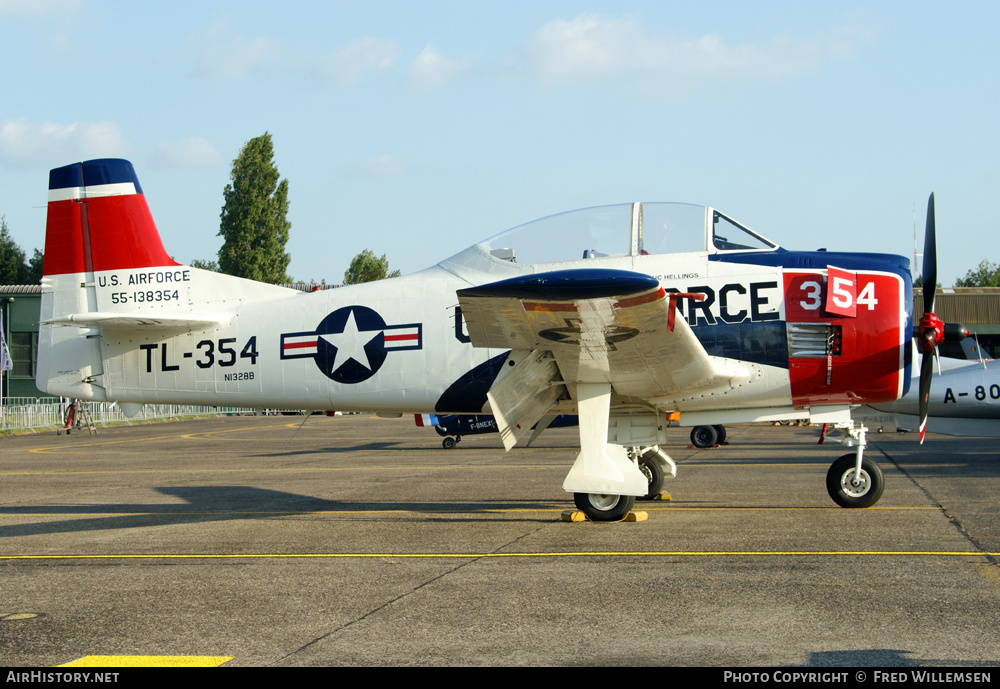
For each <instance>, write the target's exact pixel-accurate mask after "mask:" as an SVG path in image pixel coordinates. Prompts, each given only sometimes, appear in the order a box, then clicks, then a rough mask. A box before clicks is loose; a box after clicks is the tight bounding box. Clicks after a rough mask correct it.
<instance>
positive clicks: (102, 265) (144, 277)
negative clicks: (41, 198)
mask: <svg viewBox="0 0 1000 689" xmlns="http://www.w3.org/2000/svg"><path fill="white" fill-rule="evenodd" d="M42 273H43V276H42V305H41V314H40V318H39V335H38V365H37V369H36V373H35V384H36V385H37V386H38V389H39V390H44V391H45V392H48V393H49V394H52V395H61V396H64V397H77V398H82V399H91V400H103V401H112V400H118V401H122V400H126V401H130V400H134V399H135V398H137V397H141V396H142V395H140V394H139V392H137V391H140V392H143V393H144V394H148V396H149V397H150V398H151V399H155V393H156V391H155V390H153V391H146V390H145V389H144V387H143V385H144V384H140V382H139V377H138V376H139V374H138V373H137V372H136V371H137V367H138V364H137V362H139V363H141V361H140V359H139V358H137V356H136V352H138V351H139V349H138V348H139V347H140V346H147V348H148V347H149V346H152V344H155V345H156V346H159V343H161V342H166V341H168V340H169V339H170V338H175V337H184V336H187V334H189V333H191V332H195V331H206V332H210V331H211V330H212V329H214V328H216V327H218V326H219V325H220V324H223V323H227V322H229V321H230V320H231V319H232V317H233V316H234V314H235V311H236V310H237V309H238V308H239V305H240V303H242V302H243V301H244V300H248V301H253V300H263V299H269V298H279V297H284V296H287V294H288V292H289V290H287V289H286V288H282V287H278V286H276V285H265V284H262V283H257V282H253V281H251V280H244V279H242V278H237V277H233V276H230V275H221V274H218V273H212V272H208V271H202V270H198V269H196V268H189V267H186V266H183V265H180V264H178V263H177V262H175V261H174V260H173V259H172V258H170V256H169V255H168V254H167V252H166V250H165V249H164V248H163V242H162V241H161V240H160V234H159V232H157V230H156V225H155V223H154V222H153V216H152V214H151V213H150V212H149V206H148V205H146V198H145V196H143V193H142V187H141V186H140V185H139V179H138V177H137V176H136V174H135V169H134V168H133V167H132V164H131V163H130V162H128V161H127V160H116V159H102V160H89V161H86V162H83V163H74V164H72V165H67V166H65V167H60V168H56V169H55V170H52V171H51V173H49V204H48V218H47V220H46V226H45V262H44V264H43V270H42ZM144 343H145V344H144ZM164 346H165V345H164ZM163 351H166V350H165V349H164V350H163ZM175 351H176V350H175ZM169 384H170V385H172V386H173V387H174V389H175V390H180V389H181V387H183V386H184V385H187V386H188V387H190V386H191V385H193V379H192V380H191V381H178V380H171V382H170V383H169ZM123 391H124V392H123ZM139 401H146V400H139Z"/></svg>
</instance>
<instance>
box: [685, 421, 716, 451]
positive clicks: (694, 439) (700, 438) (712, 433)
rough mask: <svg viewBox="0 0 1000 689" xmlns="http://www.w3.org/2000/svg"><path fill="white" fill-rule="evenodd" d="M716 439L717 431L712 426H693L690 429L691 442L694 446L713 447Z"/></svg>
mask: <svg viewBox="0 0 1000 689" xmlns="http://www.w3.org/2000/svg"><path fill="white" fill-rule="evenodd" d="M718 440H719V433H718V431H716V430H715V427H714V426H695V427H694V428H692V429H691V444H692V445H694V446H695V447H700V448H702V449H705V448H707V447H714V446H715V444H716V443H717V442H718Z"/></svg>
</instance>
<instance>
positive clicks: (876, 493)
mask: <svg viewBox="0 0 1000 689" xmlns="http://www.w3.org/2000/svg"><path fill="white" fill-rule="evenodd" d="M836 427H837V428H838V429H842V430H843V431H844V438H843V439H842V440H841V441H840V442H841V443H843V444H844V445H846V446H847V447H856V448H857V449H856V450H855V451H854V452H852V453H850V454H846V455H844V456H842V457H840V458H839V459H837V461H836V462H834V463H833V465H832V466H831V467H830V470H829V471H828V472H827V473H826V491H827V492H828V493H829V494H830V497H831V498H832V499H833V501H834V502H835V503H837V504H838V505H840V506H841V507H871V506H872V505H874V504H875V503H876V502H878V501H879V498H881V497H882V491H883V490H884V489H885V478H884V477H883V476H882V469H880V468H879V465H878V464H877V463H876V462H875V460H873V459H871V458H869V457H865V456H864V451H865V447H866V446H867V442H866V441H865V434H866V433H867V431H868V429H867V428H866V427H865V426H864V425H863V424H860V425H858V426H857V427H855V425H854V422H853V421H848V422H845V423H838V424H837V425H836Z"/></svg>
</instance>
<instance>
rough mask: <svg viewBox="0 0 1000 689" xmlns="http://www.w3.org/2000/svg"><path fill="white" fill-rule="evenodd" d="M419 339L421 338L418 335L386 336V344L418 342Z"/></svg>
mask: <svg viewBox="0 0 1000 689" xmlns="http://www.w3.org/2000/svg"><path fill="white" fill-rule="evenodd" d="M419 338H420V336H419V335H417V334H416V333H413V334H412V335H386V336H385V341H386V342H399V341H400V340H417V339H419Z"/></svg>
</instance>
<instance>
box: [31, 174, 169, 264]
mask: <svg viewBox="0 0 1000 689" xmlns="http://www.w3.org/2000/svg"><path fill="white" fill-rule="evenodd" d="M175 265H178V264H177V263H176V262H175V261H174V260H173V259H171V258H170V256H169V255H168V254H167V252H166V250H165V249H164V248H163V242H162V241H161V240H160V233H159V232H157V230H156V224H155V223H154V222H153V216H152V214H151V213H150V212H149V206H148V205H146V197H145V196H143V194H142V187H141V186H139V179H138V177H136V174H135V169H134V168H133V167H132V163H130V162H128V161H127V160H116V159H102V160H90V161H87V162H84V163H74V164H72V165H67V166H65V167H61V168H56V169H54V170H52V171H51V172H50V173H49V207H48V217H47V219H46V223H45V263H44V266H43V273H44V274H45V275H49V276H51V275H62V274H66V273H84V272H100V271H105V270H124V269H130V268H154V267H159V266H175Z"/></svg>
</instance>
